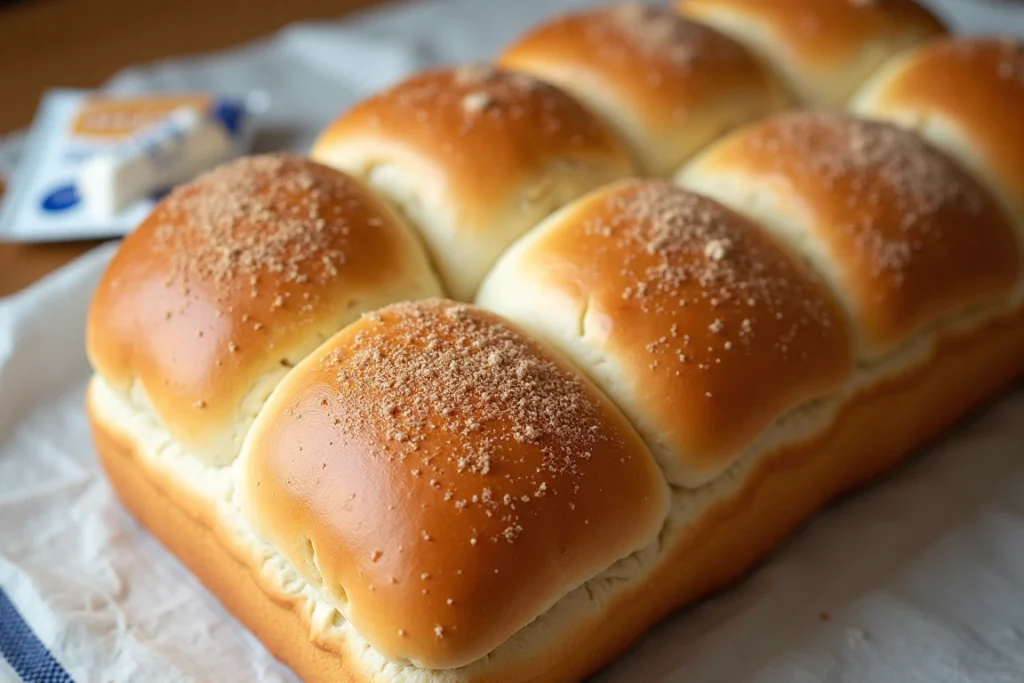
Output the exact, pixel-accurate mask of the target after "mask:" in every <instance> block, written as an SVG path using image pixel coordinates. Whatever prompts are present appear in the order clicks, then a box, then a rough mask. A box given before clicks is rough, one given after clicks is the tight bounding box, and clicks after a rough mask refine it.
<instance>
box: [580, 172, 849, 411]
mask: <svg viewBox="0 0 1024 683" xmlns="http://www.w3.org/2000/svg"><path fill="white" fill-rule="evenodd" d="M606 209H607V210H606V211H604V212H602V214H601V216H600V217H599V218H595V219H592V220H590V221H588V222H587V223H586V224H585V225H584V226H583V229H584V231H585V233H586V234H587V235H588V236H590V237H591V238H597V239H599V240H601V241H607V245H606V246H604V247H601V248H602V249H606V250H607V249H614V253H615V254H616V258H621V260H622V265H621V270H620V275H621V276H623V278H624V279H625V280H626V282H627V283H629V284H627V285H626V286H625V287H624V288H623V290H622V292H621V298H622V299H623V300H624V301H628V302H631V303H632V304H633V305H636V306H638V307H639V309H640V310H641V311H643V312H644V313H651V314H655V315H665V316H667V317H666V318H665V319H666V320H675V321H677V322H666V324H665V328H664V329H663V330H660V333H657V332H656V333H655V334H656V335H657V336H655V337H654V338H652V339H651V341H650V342H649V343H648V344H647V345H646V350H647V352H648V353H649V354H650V356H651V360H650V368H651V369H652V370H657V371H659V372H672V371H673V369H672V367H674V372H675V374H677V375H678V374H680V368H681V366H684V365H688V366H692V367H695V368H696V369H697V370H708V369H710V368H711V367H712V366H713V365H718V364H721V363H723V362H726V360H727V359H728V358H729V356H730V354H731V353H736V352H739V353H747V354H749V353H751V352H752V342H753V340H754V339H755V338H756V337H758V336H759V335H762V334H771V335H772V336H771V338H770V339H769V340H768V343H770V344H771V345H772V347H773V348H774V349H776V350H777V351H778V352H779V353H780V355H781V356H782V357H783V358H784V359H786V358H789V357H790V351H791V348H792V347H794V341H795V340H796V339H797V338H799V337H801V336H806V335H814V337H815V338H819V337H826V336H829V335H831V334H834V332H833V331H830V328H831V327H832V326H833V322H834V320H833V315H834V312H833V309H832V308H831V307H830V306H829V303H828V300H827V298H826V297H825V296H824V295H822V294H821V293H820V292H819V291H817V289H816V288H815V287H813V284H812V283H811V282H810V281H808V279H807V275H805V273H804V272H802V271H799V270H798V267H797V265H796V264H795V263H794V262H793V261H792V260H791V259H789V258H788V257H787V256H786V255H785V254H784V253H783V252H782V250H781V249H779V248H776V247H773V246H772V245H771V244H770V243H769V242H768V241H767V240H766V238H764V237H763V236H761V235H759V234H758V233H757V229H756V228H755V227H754V226H752V225H749V224H748V223H747V222H746V221H745V220H744V219H742V218H741V217H739V216H737V215H736V214H734V213H732V212H731V211H729V210H728V209H726V208H725V207H723V206H721V205H720V204H718V203H717V202H714V201H712V200H710V199H707V198H704V197H701V196H700V195H696V194H693V193H690V192H686V191H684V190H681V189H679V188H676V187H674V186H672V185H671V184H669V183H667V182H662V181H640V182H636V183H633V184H631V185H627V186H624V188H623V190H621V191H618V192H615V193H613V194H611V195H610V196H609V197H608V199H607V206H606ZM794 302H796V303H794ZM688 307H698V308H700V309H702V310H706V311H708V312H709V315H708V316H707V318H706V319H708V320H709V322H708V323H705V324H706V325H707V328H706V330H705V331H706V333H707V334H708V335H709V336H708V339H710V340H711V341H712V345H711V346H707V347H703V348H702V347H700V346H699V345H698V343H697V342H696V340H695V339H693V338H691V334H689V333H687V330H686V327H685V325H683V326H681V325H680V322H684V321H685V320H686V319H690V318H691V317H693V316H697V317H693V319H701V318H703V316H701V315H700V314H698V313H696V312H694V313H692V314H691V313H685V314H684V313H683V312H684V311H685V310H686V309H687V308H688ZM794 311H795V314H794ZM652 319H653V318H652ZM769 330H770V331H769ZM689 331H690V332H692V333H693V334H696V333H697V330H694V329H692V328H690V330H689ZM701 338H704V335H701ZM759 347H763V342H762V344H759ZM804 355H805V352H803V351H801V353H800V354H799V356H800V357H803V356H804ZM666 363H671V366H672V367H665V364H666ZM707 397H708V398H711V396H710V395H708V396H707Z"/></svg>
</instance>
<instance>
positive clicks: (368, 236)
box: [87, 155, 440, 465]
mask: <svg viewBox="0 0 1024 683" xmlns="http://www.w3.org/2000/svg"><path fill="white" fill-rule="evenodd" d="M439 292H440V288H439V285H438V283H437V282H436V279H435V277H434V275H433V273H432V271H431V269H430V266H429V263H428V261H427V258H426V256H425V254H424V253H423V251H422V249H421V247H420V246H419V244H417V242H416V238H415V236H414V235H413V234H412V233H411V231H410V230H409V229H408V228H407V227H406V226H405V225H403V224H402V223H401V222H400V221H399V219H398V218H397V217H396V216H395V215H394V214H393V213H392V212H391V211H390V210H389V209H388V208H387V207H386V206H384V205H383V203H382V202H381V201H380V200H377V199H375V198H374V197H372V196H371V195H370V194H369V193H368V192H367V191H366V190H365V189H364V188H363V187H362V186H361V185H360V184H359V183H357V182H356V181H354V180H352V179H351V178H349V177H347V176H345V175H344V174H342V173H340V172H338V171H335V170H333V169H330V168H326V167H324V166H321V165H319V164H315V163H312V162H309V161H306V160H303V159H300V158H299V157H294V156H288V155H268V156H257V157H251V158H246V159H242V160H240V161H236V162H234V163H232V164H229V165H227V166H224V167H222V168H220V169H218V170H215V171H212V172H210V173H208V174H206V175H204V176H201V177H200V178H199V179H197V180H195V181H193V182H191V183H189V184H187V185H185V186H183V187H181V188H179V189H178V190H176V191H174V192H173V193H172V194H171V195H170V196H168V197H167V198H165V199H164V200H163V201H161V202H160V203H159V205H157V207H156V209H155V210H154V211H153V213H152V215H150V217H149V218H147V219H146V220H145V221H144V222H143V223H142V225H140V226H139V227H138V229H136V230H135V232H133V233H132V234H131V235H129V236H128V237H127V238H126V239H125V241H124V244H123V245H122V246H121V248H120V250H119V251H118V253H117V255H116V256H115V257H114V260H113V262H112V263H111V264H110V266H109V268H108V269H107V272H106V274H105V275H104V276H103V279H102V281H101V282H100V284H99V288H98V289H97V291H96V295H95V299H94V301H93V304H92V309H91V311H90V313H89V321H88V330H87V346H88V353H89V358H90V360H91V361H92V364H93V367H94V368H95V369H96V372H97V374H98V377H99V378H101V379H99V380H98V381H99V382H101V383H102V384H103V385H104V387H103V388H104V389H106V390H110V391H113V392H114V393H115V394H117V395H118V396H119V398H120V399H121V403H122V404H123V406H124V408H125V410H132V411H141V412H145V413H150V414H151V415H152V417H153V418H154V419H155V422H156V423H157V424H158V425H159V426H160V427H162V428H163V429H166V430H167V431H168V432H169V433H170V435H171V436H172V437H173V438H174V439H175V440H176V441H177V442H178V443H180V444H181V445H183V446H185V447H187V448H188V449H189V450H190V451H191V452H192V453H193V454H194V455H196V456H198V457H199V458H200V459H201V460H202V461H204V462H206V463H209V464H211V465H223V464H227V463H229V462H231V460H233V459H234V458H235V456H236V455H237V454H238V450H239V448H240V447H241V443H242V439H243V438H244V436H245V433H246V431H247V430H248V427H249V425H250V424H251V422H252V419H253V417H254V416H255V414H256V412H257V411H258V410H259V408H260V406H261V405H262V404H263V402H264V400H265V399H266V397H267V396H268V395H269V394H270V391H271V390H272V389H273V388H274V385H275V384H276V383H277V382H278V381H279V380H280V379H281V377H283V376H284V375H285V373H287V372H288V370H289V368H290V367H291V366H293V365H294V364H295V363H297V362H298V361H299V360H300V359H302V358H303V357H304V356H305V355H306V354H308V353H309V352H310V351H312V350H313V349H314V348H316V347H317V346H319V345H320V343H321V342H322V341H323V340H324V339H327V338H328V337H329V336H330V335H332V334H334V333H335V332H337V331H338V330H339V329H341V328H342V327H343V326H345V325H346V324H348V323H349V322H351V321H352V320H355V319H356V318H357V317H358V316H359V314H360V313H362V312H363V311H367V310H372V309H374V308H378V307H380V306H382V305H385V304H388V303H390V302H392V301H396V300H403V299H415V298H423V297H428V296H436V295H438V294H439ZM115 417H116V416H111V418H115Z"/></svg>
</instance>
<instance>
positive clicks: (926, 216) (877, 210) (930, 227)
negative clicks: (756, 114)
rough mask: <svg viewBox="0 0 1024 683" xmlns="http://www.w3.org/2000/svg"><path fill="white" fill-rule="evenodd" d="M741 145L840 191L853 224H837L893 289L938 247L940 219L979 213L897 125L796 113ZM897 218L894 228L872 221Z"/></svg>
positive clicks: (972, 199) (977, 202)
mask: <svg viewBox="0 0 1024 683" xmlns="http://www.w3.org/2000/svg"><path fill="white" fill-rule="evenodd" d="M764 131H765V134H763V135H749V136H747V137H745V138H744V139H743V142H742V144H743V145H744V146H746V148H748V149H750V150H751V151H753V152H755V153H761V154H764V153H767V155H770V156H771V158H772V159H778V163H779V164H780V165H782V166H784V167H790V168H794V169H795V170H796V171H797V172H798V173H799V174H800V175H801V176H806V177H809V178H813V179H814V180H815V182H816V183H820V184H821V186H822V187H823V188H825V189H826V190H831V189H833V188H838V187H843V188H844V192H846V204H847V209H849V210H850V211H849V213H850V214H851V215H853V216H856V217H857V218H856V220H847V221H846V222H845V223H843V224H841V225H839V226H837V227H838V228H839V229H840V230H842V231H844V232H846V233H848V234H850V235H852V236H853V238H854V239H853V244H854V248H855V249H856V250H857V252H858V253H859V255H860V256H861V258H862V259H863V260H864V261H865V262H866V263H868V264H870V267H871V268H872V270H873V272H872V275H873V276H876V277H877V276H879V275H882V274H887V275H889V276H891V281H892V282H893V283H894V284H895V285H896V286H899V285H900V284H901V283H902V281H903V279H904V276H905V273H906V271H907V270H908V269H909V268H910V266H911V265H912V264H913V263H914V261H915V258H916V257H917V254H919V253H920V252H921V251H923V250H924V249H925V248H927V246H928V245H930V244H935V243H939V242H941V241H942V239H943V237H942V235H943V230H944V224H945V221H942V220H938V219H939V217H940V216H941V215H942V214H945V213H947V212H955V213H956V214H959V215H962V216H965V217H970V216H976V215H978V214H979V213H980V212H981V211H982V209H983V207H984V205H985V199H984V197H983V195H982V193H981V191H980V190H979V189H978V188H977V187H976V186H975V185H974V184H972V183H969V182H965V176H964V174H963V173H962V172H960V171H959V169H958V168H957V167H956V166H955V165H954V164H953V163H952V162H951V161H949V160H948V159H946V158H945V157H943V156H942V155H941V154H940V153H938V152H937V151H935V150H933V149H932V148H931V147H929V146H928V145H927V143H925V142H924V141H923V140H922V139H921V138H920V137H919V136H917V135H915V134H914V133H912V132H910V131H906V130H903V129H901V128H898V127H896V126H892V125H889V124H886V123H880V122H875V121H867V120H861V119H856V118H853V117H850V116H847V115H844V114H838V113H826V112H796V113H791V114H785V115H782V116H780V117H778V118H777V119H775V120H773V121H772V122H770V123H769V124H767V125H766V126H765V128H764ZM883 212H884V213H885V215H896V216H899V224H898V226H897V229H895V230H893V229H890V228H889V227H888V226H883V225H882V224H881V223H879V216H881V215H882V214H883Z"/></svg>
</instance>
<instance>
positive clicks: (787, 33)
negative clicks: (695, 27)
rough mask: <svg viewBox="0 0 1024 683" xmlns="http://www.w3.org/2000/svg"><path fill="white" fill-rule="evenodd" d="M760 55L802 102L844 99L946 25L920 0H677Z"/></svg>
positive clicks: (690, 13) (832, 102) (828, 102)
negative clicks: (896, 56)
mask: <svg viewBox="0 0 1024 683" xmlns="http://www.w3.org/2000/svg"><path fill="white" fill-rule="evenodd" d="M676 6H677V7H678V8H679V11H681V12H682V13H683V14H684V15H686V16H689V17H692V18H694V19H696V20H697V21H704V22H707V23H709V24H711V25H712V26H715V27H716V28H718V29H720V30H722V31H723V32H725V33H726V34H728V35H731V36H732V37H733V38H735V39H736V40H738V41H740V42H741V43H743V44H744V45H746V46H747V47H749V48H751V49H753V50H754V51H755V52H757V53H759V54H760V55H761V56H762V57H763V58H764V59H765V61H767V62H768V63H769V64H771V65H772V66H773V67H775V69H776V70H777V71H778V73H779V74H780V75H781V76H782V78H783V79H784V80H785V81H786V82H787V83H788V84H789V86H790V88H791V89H792V91H793V93H794V94H795V95H796V96H797V97H798V98H799V99H800V100H801V101H803V102H806V103H808V104H814V105H838V104H842V103H843V102H844V101H845V100H846V99H847V98H848V97H849V96H850V95H851V94H852V93H853V91H854V90H855V89H856V88H857V86H859V85H860V84H861V83H862V82H863V81H864V79H866V78H867V77H868V76H869V75H870V74H871V73H872V72H873V71H874V70H875V69H876V68H878V67H879V66H881V65H882V64H883V63H884V62H885V60H886V59H888V58H889V57H892V56H894V55H896V54H898V53H899V52H901V51H903V50H905V49H907V48H909V47H912V46H914V45H918V44H921V43H924V42H925V41H927V40H929V39H931V38H934V37H937V36H940V35H943V34H944V33H945V32H946V28H945V27H944V26H943V24H942V22H941V21H940V20H939V19H938V18H937V17H936V16H935V15H934V14H932V13H931V12H930V11H928V10H927V9H925V8H924V7H923V6H922V5H920V4H918V3H917V2H915V1H914V0H676Z"/></svg>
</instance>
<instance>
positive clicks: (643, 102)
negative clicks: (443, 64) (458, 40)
mask: <svg viewBox="0 0 1024 683" xmlns="http://www.w3.org/2000/svg"><path fill="white" fill-rule="evenodd" d="M498 61H499V63H500V64H502V65H503V66H505V67H507V68H509V69H514V70H517V71H522V72H525V73H530V74H533V75H534V76H537V77H538V78H541V79H543V80H545V81H548V82H550V83H554V84H555V85H557V86H559V87H561V88H564V89H565V90H566V91H567V92H569V93H571V94H572V95H574V96H575V97H577V98H579V100H580V101H581V102H583V103H585V104H586V105H587V106H588V107H590V108H591V109H592V110H593V111H594V112H596V113H597V114H599V115H600V116H601V117H602V118H603V119H604V120H605V121H608V122H609V123H610V124H612V126H613V127H614V128H615V129H616V130H617V131H619V132H620V133H621V134H622V136H623V138H624V139H625V140H626V141H627V142H628V143H629V144H630V146H631V148H632V150H633V153H634V156H635V157H636V159H637V160H638V163H639V166H640V170H641V171H642V172H643V173H645V174H650V175H655V176H665V175H668V174H669V173H671V172H672V171H674V170H675V169H676V168H678V167H679V165H680V164H681V163H683V161H685V160H686V159H687V158H688V157H689V156H690V155H691V154H693V152H695V151H696V150H698V149H699V148H701V147H703V146H704V145H705V144H707V143H708V142H710V141H711V140H713V139H714V138H716V137H718V136H720V135H722V134H723V133H725V132H727V131H729V130H730V129H732V128H734V127H736V126H737V125H739V124H741V123H745V122H747V121H751V120H753V119H756V118H760V117H762V116H767V115H768V114H770V113H772V112H774V111H777V110H779V109H781V108H783V107H784V106H786V104H788V98H787V96H786V93H785V90H784V88H783V87H782V84H781V83H780V82H779V81H778V80H777V79H776V78H775V77H774V75H773V74H772V73H771V71H770V70H769V69H767V68H766V67H765V66H764V65H763V64H761V62H760V61H759V60H758V59H756V58H755V57H754V56H753V55H752V54H750V53H749V52H748V51H747V50H746V48H744V47H743V46H742V45H741V44H739V43H737V42H735V41H733V40H732V39H730V38H728V37H726V36H724V35H722V34H721V33H719V32H718V31H716V30H715V29H713V28H710V27H709V26H705V25H702V24H698V23H696V22H691V21H687V20H686V19H684V18H682V17H681V16H679V15H678V14H676V13H675V12H673V11H672V10H671V9H669V8H662V7H645V6H643V5H640V4H620V5H610V6H608V7H604V8H599V9H596V10H584V11H581V12H576V13H573V14H566V15H563V16H561V17H557V18H555V19H553V20H551V21H549V22H547V23H545V24H542V25H540V26H538V27H536V28H535V29H533V30H532V31H531V32H529V33H528V34H526V35H524V36H522V37H521V38H519V39H518V40H517V41H516V42H515V43H514V44H513V45H511V46H510V47H508V48H507V49H506V50H505V52H504V53H503V54H502V55H501V56H500V57H499V58H498Z"/></svg>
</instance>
